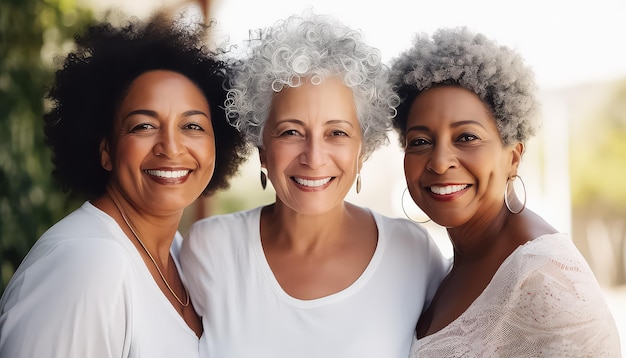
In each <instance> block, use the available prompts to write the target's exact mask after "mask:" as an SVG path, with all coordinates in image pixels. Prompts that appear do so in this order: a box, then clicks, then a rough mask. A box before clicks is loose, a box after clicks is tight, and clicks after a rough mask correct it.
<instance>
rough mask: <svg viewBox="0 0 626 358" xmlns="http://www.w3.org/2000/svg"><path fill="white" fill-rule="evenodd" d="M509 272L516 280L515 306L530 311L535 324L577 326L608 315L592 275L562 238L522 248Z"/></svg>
mask: <svg viewBox="0 0 626 358" xmlns="http://www.w3.org/2000/svg"><path fill="white" fill-rule="evenodd" d="M508 271H509V273H510V274H512V276H513V277H517V282H516V283H514V292H517V293H516V295H517V298H516V302H517V304H521V305H522V306H524V307H529V308H532V309H533V311H534V312H535V314H533V315H532V316H533V319H535V320H545V321H546V323H548V322H549V321H551V320H554V319H558V320H559V321H561V322H562V321H563V320H564V319H568V320H571V322H579V321H581V320H593V319H596V318H599V317H598V316H597V315H605V314H607V313H608V307H607V306H606V303H605V301H604V298H603V295H602V292H601V288H600V286H599V284H598V282H597V280H596V278H595V276H594V274H593V272H592V271H591V269H590V268H589V265H588V264H587V262H586V261H585V259H584V258H583V256H582V255H581V254H580V252H579V251H578V250H577V249H576V247H575V246H574V244H573V243H572V242H571V240H570V238H569V237H568V236H567V235H565V234H561V233H559V234H551V235H544V236H541V237H538V238H536V239H535V240H533V241H531V242H529V243H527V244H526V245H524V246H522V247H521V248H520V250H519V252H518V253H517V254H515V257H514V258H513V260H512V263H511V265H509V268H508Z"/></svg>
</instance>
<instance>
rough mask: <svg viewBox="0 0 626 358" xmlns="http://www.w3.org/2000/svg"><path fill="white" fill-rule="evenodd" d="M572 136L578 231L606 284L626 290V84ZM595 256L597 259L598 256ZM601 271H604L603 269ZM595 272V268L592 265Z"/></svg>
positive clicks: (624, 81)
mask: <svg viewBox="0 0 626 358" xmlns="http://www.w3.org/2000/svg"><path fill="white" fill-rule="evenodd" d="M611 93H612V94H611V95H610V96H609V99H608V101H607V102H606V103H605V104H604V105H603V106H602V107H601V108H600V109H599V110H598V111H597V112H596V113H595V114H594V115H593V116H592V117H590V118H587V119H586V120H584V122H582V123H581V125H580V126H578V127H576V128H574V131H573V133H572V136H571V149H570V153H571V155H570V158H571V163H570V165H571V174H572V207H573V223H574V229H575V231H576V232H578V233H579V234H581V235H584V236H586V240H584V241H585V242H586V245H587V246H588V251H589V252H590V253H591V256H592V257H591V258H592V260H591V261H595V265H596V268H595V269H597V270H598V271H605V272H606V271H608V272H607V274H609V276H610V279H609V281H608V282H605V283H608V284H612V285H623V284H626V180H625V179H624V178H626V140H624V138H626V80H622V81H620V82H617V83H616V85H615V87H614V90H613V91H612V92H611ZM594 253H595V254H594ZM599 265H601V266H603V267H599ZM592 266H593V262H592Z"/></svg>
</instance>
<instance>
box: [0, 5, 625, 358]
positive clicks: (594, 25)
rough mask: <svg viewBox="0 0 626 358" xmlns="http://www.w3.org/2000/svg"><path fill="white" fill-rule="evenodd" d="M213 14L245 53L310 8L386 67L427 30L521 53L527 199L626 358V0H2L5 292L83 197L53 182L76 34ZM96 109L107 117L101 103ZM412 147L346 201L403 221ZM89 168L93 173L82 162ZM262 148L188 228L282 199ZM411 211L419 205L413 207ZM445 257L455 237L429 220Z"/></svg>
mask: <svg viewBox="0 0 626 358" xmlns="http://www.w3.org/2000/svg"><path fill="white" fill-rule="evenodd" d="M162 7H165V8H167V9H168V11H171V12H173V13H175V12H185V13H187V14H190V16H194V17H197V18H200V19H202V18H203V19H205V21H207V22H208V21H210V20H213V21H214V23H213V28H214V30H213V38H212V40H211V43H210V44H209V46H211V47H222V48H228V49H229V50H230V53H231V54H232V55H233V56H239V55H241V54H242V53H243V50H244V46H243V45H244V41H245V40H246V39H247V38H248V31H249V30H250V29H256V28H261V27H265V26H268V25H271V24H273V23H274V22H275V21H277V20H279V19H281V18H284V17H287V16H289V15H291V14H299V13H302V12H303V11H305V10H313V11H314V12H316V13H325V14H331V15H334V16H336V17H337V18H338V19H340V20H341V21H342V22H344V23H346V24H348V25H350V26H352V27H354V28H358V29H361V30H362V31H363V33H364V34H365V36H366V38H367V40H368V42H369V43H370V44H371V45H373V46H376V47H378V48H379V49H380V50H381V53H382V56H383V60H384V61H385V62H388V61H389V60H391V59H392V58H393V57H395V56H396V55H398V54H399V53H400V52H401V51H403V50H404V49H406V48H408V47H409V46H410V44H411V40H412V38H413V36H414V34H415V33H417V32H427V33H430V32H432V31H434V30H435V29H436V28H438V27H450V26H467V27H469V28H471V29H473V30H475V31H479V32H483V33H484V34H486V35H487V36H488V37H490V38H495V39H496V40H498V42H500V43H501V44H503V45H507V46H509V47H513V48H515V49H517V50H518V51H520V52H521V53H522V55H523V56H524V57H525V59H526V61H527V63H528V64H529V65H530V66H532V67H533V69H534V70H535V74H536V79H537V83H538V85H539V88H540V95H539V98H540V101H541V103H542V107H543V110H542V117H543V127H542V130H541V132H540V133H539V134H538V135H537V136H536V137H535V138H533V139H532V140H531V141H530V142H529V143H528V145H527V153H526V154H525V156H524V159H523V163H522V169H521V172H520V175H521V176H522V178H523V179H524V182H525V184H526V192H527V205H528V207H529V208H530V209H532V210H534V211H536V212H537V213H539V214H540V215H542V216H543V217H544V218H546V219H547V220H548V221H549V222H550V223H551V224H552V225H553V226H555V227H556V228H557V229H559V230H560V231H563V232H567V233H569V234H570V235H571V237H572V239H573V241H574V243H575V244H576V246H577V247H578V248H579V249H580V251H581V252H582V253H583V255H584V256H585V258H586V259H587V261H588V262H589V264H590V265H591V267H592V269H593V271H594V272H595V274H596V276H597V278H598V280H599V281H600V284H601V285H602V287H603V290H604V292H605V293H606V298H607V302H608V303H609V305H610V306H611V309H612V311H613V313H614V315H615V318H616V320H617V321H618V325H619V327H620V330H621V333H620V334H621V336H622V342H623V343H622V349H623V350H624V352H625V354H626V180H625V177H626V139H625V138H626V48H625V47H624V37H625V35H626V29H625V27H624V25H623V20H624V19H625V18H626V2H625V1H623V0H596V1H593V2H582V1H561V0H557V1H549V2H548V1H539V0H529V1H525V2H516V3H512V2H503V1H496V0H472V1H460V0H459V1H456V0H455V1H446V2H437V1H420V0H414V1H411V2H406V1H402V0H386V1H384V2H380V3H373V4H371V5H365V4H364V2H363V1H356V0H345V1H333V0H315V1H311V0H291V1H286V0H267V1H262V2H261V1H252V0H205V1H180V0H2V2H0V278H1V280H0V293H1V292H2V290H3V288H4V286H5V285H6V284H7V283H8V281H9V279H10V278H11V276H12V274H13V272H14V270H15V269H16V268H17V266H18V265H19V263H20V262H21V260H22V258H23V257H24V255H25V254H26V253H27V252H28V249H29V248H30V247H31V245H32V244H33V243H34V241H35V240H36V239H37V238H38V237H39V236H40V235H41V234H42V233H43V231H45V230H46V229H47V228H48V227H50V226H51V225H52V224H54V223H55V222H56V221H57V220H59V219H60V218H62V217H63V216H65V215H66V214H67V213H68V212H69V211H71V210H73V209H75V208H76V207H77V206H79V205H80V204H82V202H77V201H76V200H71V199H69V198H68V197H67V196H66V195H65V194H64V193H62V192H61V191H60V190H59V189H58V188H56V187H55V186H54V184H53V183H52V181H51V177H50V172H51V169H52V168H51V164H50V155H49V152H48V151H47V148H46V147H45V145H44V141H43V131H42V124H43V121H42V119H41V118H42V113H43V111H44V110H45V108H46V105H47V103H45V102H44V100H43V93H44V91H45V88H46V85H47V84H48V83H49V82H50V81H51V79H52V76H53V72H54V69H55V68H57V66H58V62H55V57H56V56H62V55H64V54H65V53H66V52H67V51H68V50H70V49H71V48H72V41H71V40H72V38H73V35H74V34H75V33H77V32H80V30H81V29H82V28H83V27H84V25H85V24H86V23H88V22H89V21H91V20H92V19H94V18H100V17H102V16H103V15H104V14H105V13H107V11H110V10H112V9H119V10H122V11H124V12H126V13H127V14H131V15H136V16H138V17H145V16H148V15H149V14H150V13H152V12H153V11H154V10H155V9H157V8H162ZM94 110H97V109H94ZM402 160H403V153H402V150H401V149H400V146H399V144H398V141H397V139H396V138H395V137H394V136H393V135H392V137H391V140H390V144H389V145H388V146H387V147H385V148H382V149H381V150H379V151H377V152H376V153H374V155H373V156H372V157H371V158H370V159H369V160H368V161H367V162H366V163H365V166H364V168H363V170H362V173H361V175H362V181H363V188H362V191H361V193H360V194H358V195H357V194H356V192H355V191H354V190H353V191H352V192H351V193H350V194H349V196H348V200H349V201H351V202H354V203H356V204H360V205H364V206H368V207H370V208H372V209H374V210H377V211H379V212H382V213H384V214H386V215H388V216H394V217H396V216H404V212H403V211H402V193H403V191H404V189H405V187H406V184H405V182H404V176H403V169H402ZM76 170H81V168H76ZM258 178H259V162H258V158H257V155H256V153H254V154H253V155H252V156H251V158H250V160H249V162H248V163H246V165H245V166H244V167H243V168H242V170H241V172H240V175H239V176H238V177H237V178H236V179H235V180H234V181H233V182H232V185H231V188H230V190H228V191H224V192H221V193H218V194H216V195H215V196H213V197H210V198H201V199H199V200H198V202H197V203H196V205H195V206H194V207H192V208H190V209H189V210H188V211H187V212H186V214H185V218H184V220H183V223H182V224H181V228H180V229H181V232H183V233H185V232H186V230H187V229H188V227H189V225H190V224H191V223H192V222H193V221H194V220H196V219H198V218H201V217H205V216H209V215H214V214H218V213H227V212H232V211H236V210H242V209H247V208H252V207H255V206H258V205H264V204H267V203H270V202H272V201H273V196H274V193H273V191H272V188H271V186H269V187H268V189H267V190H265V191H262V190H261V186H260V183H259V179H258ZM409 210H410V209H409ZM427 228H428V229H429V231H430V232H431V234H432V236H433V237H434V238H435V239H436V240H437V242H438V244H439V245H440V248H441V250H442V252H444V254H446V255H448V256H451V255H452V252H451V248H450V244H449V242H448V240H447V237H446V234H445V231H444V230H443V229H441V228H440V227H437V226H436V225H434V224H427Z"/></svg>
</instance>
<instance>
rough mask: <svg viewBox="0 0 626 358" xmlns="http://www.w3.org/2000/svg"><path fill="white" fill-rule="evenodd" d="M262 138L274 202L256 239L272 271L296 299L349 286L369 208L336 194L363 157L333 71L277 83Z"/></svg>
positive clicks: (368, 225)
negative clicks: (317, 78)
mask: <svg viewBox="0 0 626 358" xmlns="http://www.w3.org/2000/svg"><path fill="white" fill-rule="evenodd" d="M263 138H264V146H263V148H260V151H259V153H260V159H261V165H262V166H265V167H266V168H267V169H268V177H269V179H270V180H271V181H272V185H273V186H274V188H275V189H276V203H275V204H273V205H270V206H267V207H265V208H264V209H263V211H262V213H261V241H262V244H263V250H264V252H265V256H266V258H267V261H268V263H269V265H270V267H271V269H272V271H273V273H274V275H275V277H276V279H277V280H278V282H279V283H280V285H281V287H282V288H283V289H284V290H285V292H287V293H288V294H290V295H291V296H293V297H296V298H299V299H315V298H319V297H324V296H327V295H330V294H333V293H336V292H339V291H341V290H343V289H345V288H347V287H349V286H350V285H351V284H352V283H353V282H354V281H355V280H356V279H357V278H358V277H359V276H360V275H361V274H362V273H363V271H364V270H365V268H366V267H367V265H368V263H369V261H370V259H371V257H372V255H373V254H374V250H375V249H376V242H377V229H376V225H375V223H374V219H373V218H372V216H371V214H370V213H369V212H367V211H366V210H364V209H362V208H359V207H356V206H354V205H351V204H349V203H346V202H344V201H343V200H344V198H345V196H346V195H347V193H348V191H349V190H350V189H351V188H352V185H353V183H354V180H355V178H356V175H357V172H358V171H359V170H360V168H361V165H362V154H361V146H362V138H361V130H360V127H359V122H358V118H357V116H356V111H355V106H354V99H353V96H352V92H351V90H350V89H349V88H348V87H346V86H345V85H344V84H343V83H342V82H341V81H340V80H338V79H335V78H329V79H327V80H326V81H324V82H322V83H321V84H319V85H312V84H310V83H308V82H307V83H304V84H303V85H302V86H300V87H295V88H287V89H283V91H281V92H280V93H279V94H277V95H276V96H275V97H274V100H273V103H272V111H271V113H270V116H269V118H268V122H267V125H266V127H265V132H264V136H263ZM303 183H304V184H305V185H303Z"/></svg>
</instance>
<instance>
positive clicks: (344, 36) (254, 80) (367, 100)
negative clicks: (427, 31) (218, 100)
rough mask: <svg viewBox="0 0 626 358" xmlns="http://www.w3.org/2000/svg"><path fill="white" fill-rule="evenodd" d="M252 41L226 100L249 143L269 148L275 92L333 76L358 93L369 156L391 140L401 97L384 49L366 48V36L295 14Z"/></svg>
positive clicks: (326, 20)
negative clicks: (266, 128)
mask: <svg viewBox="0 0 626 358" xmlns="http://www.w3.org/2000/svg"><path fill="white" fill-rule="evenodd" d="M251 43H252V45H251V46H250V53H249V57H248V58H247V59H246V60H244V61H242V63H241V66H240V68H238V71H237V75H236V76H235V78H234V79H233V81H232V88H231V90H230V91H229V93H228V99H227V100H226V113H227V115H228V118H229V120H230V122H231V124H232V125H234V126H235V127H236V128H238V129H239V130H240V131H241V132H242V133H244V134H245V136H246V137H247V139H248V141H249V142H251V143H252V144H254V145H256V146H257V147H262V146H263V135H262V134H263V128H264V125H265V121H266V119H267V117H268V114H269V112H270V107H271V102H272V101H271V100H272V97H273V96H274V94H276V93H278V92H280V91H281V90H282V89H283V88H285V87H298V86H300V85H301V84H302V83H303V81H310V82H311V83H312V84H314V85H317V84H319V83H321V82H322V81H324V80H325V79H326V78H328V77H333V76H337V77H340V78H342V79H343V83H344V84H345V85H346V86H347V87H349V88H350V89H351V90H352V93H353V95H354V99H355V103H356V107H357V108H356V110H357V115H358V118H359V122H360V125H361V132H362V134H363V154H364V155H365V158H367V157H368V156H369V155H370V154H371V153H372V152H373V151H374V150H375V149H377V148H378V147H379V146H380V145H382V144H386V143H387V142H388V137H387V132H388V131H389V130H390V129H391V128H392V122H391V121H392V118H393V117H394V115H395V107H396V106H397V105H398V103H399V97H398V96H397V95H396V94H395V93H394V92H393V91H392V89H391V85H390V84H389V81H388V80H389V69H388V67H386V66H385V65H384V64H383V63H382V62H381V56H380V51H379V50H378V49H376V48H373V47H370V46H368V45H366V44H364V42H363V40H362V34H361V32H359V31H355V30H352V29H350V28H348V27H346V26H344V25H343V24H341V23H339V22H337V21H335V20H334V19H332V18H330V17H327V16H323V15H308V16H305V17H300V16H295V15H294V16H291V17H289V18H287V19H285V20H282V21H279V22H277V23H276V24H275V25H274V26H273V27H270V28H267V29H265V30H264V31H261V30H260V31H259V38H258V39H254V40H251Z"/></svg>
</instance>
